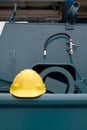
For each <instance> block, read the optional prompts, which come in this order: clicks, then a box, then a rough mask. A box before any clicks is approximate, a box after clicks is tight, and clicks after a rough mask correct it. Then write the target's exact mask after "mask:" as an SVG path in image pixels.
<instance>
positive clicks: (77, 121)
mask: <svg viewBox="0 0 87 130" xmlns="http://www.w3.org/2000/svg"><path fill="white" fill-rule="evenodd" d="M0 129H1V130H46V129H50V130H54V129H55V130H86V129H87V95H86V94H77V95H75V94H44V95H43V96H41V97H38V98H36V99H18V98H15V97H13V96H11V95H10V94H0Z"/></svg>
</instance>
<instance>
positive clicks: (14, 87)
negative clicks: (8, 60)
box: [10, 69, 46, 98]
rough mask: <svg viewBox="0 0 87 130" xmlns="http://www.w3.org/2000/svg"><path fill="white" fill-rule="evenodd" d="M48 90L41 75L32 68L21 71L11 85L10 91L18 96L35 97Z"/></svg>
mask: <svg viewBox="0 0 87 130" xmlns="http://www.w3.org/2000/svg"><path fill="white" fill-rule="evenodd" d="M45 92H46V87H45V84H44V83H43V81H42V78H41V77H40V75H39V74H38V73H37V72H36V71H34V70H32V69H25V70H23V71H21V72H20V73H19V74H18V75H17V76H16V77H15V79H14V81H13V83H12V84H11V87H10V93H11V94H12V95H14V96H16V97H25V98H28V97H30V98H33V97H37V96H40V95H42V94H44V93H45Z"/></svg>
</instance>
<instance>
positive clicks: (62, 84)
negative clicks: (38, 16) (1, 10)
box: [0, 0, 87, 130]
mask: <svg viewBox="0 0 87 130" xmlns="http://www.w3.org/2000/svg"><path fill="white" fill-rule="evenodd" d="M0 2H1V3H2V1H1V0H0ZM3 2H8V1H5V0H3ZM9 2H12V0H11V1H10V0H9ZM13 2H14V1H13ZM18 2H19V1H18V0H17V1H15V4H14V10H13V13H12V15H11V17H10V18H9V22H6V23H5V26H4V29H3V31H2V34H1V36H0V56H1V58H0V122H1V123H0V130H41V129H42V130H46V129H50V130H54V129H55V130H86V129H87V94H86V93H87V79H86V77H87V72H86V65H87V61H86V48H87V44H86V42H87V36H86V34H87V24H86V23H85V24H81V23H75V20H76V17H77V14H78V11H79V8H80V3H79V2H74V1H73V0H71V1H69V0H66V1H57V2H59V3H61V2H62V3H63V2H66V3H68V4H70V8H68V11H66V13H65V15H64V19H63V20H64V21H62V22H61V23H56V22H51V23H50V22H44V23H42V22H40V23H36V22H33V23H32V22H27V23H20V22H18V23H17V22H16V13H17V3H18ZM24 2H25V1H24ZM26 2H28V1H26ZM49 2H51V0H49ZM26 68H33V69H34V70H35V71H37V72H38V73H39V74H40V75H41V77H42V79H43V81H44V83H45V84H46V88H47V92H46V93H45V94H43V95H42V96H40V97H37V98H17V97H14V96H12V95H11V94H10V93H9V88H10V85H11V83H12V82H13V79H14V77H15V76H16V75H17V73H19V72H20V71H21V70H23V69H26Z"/></svg>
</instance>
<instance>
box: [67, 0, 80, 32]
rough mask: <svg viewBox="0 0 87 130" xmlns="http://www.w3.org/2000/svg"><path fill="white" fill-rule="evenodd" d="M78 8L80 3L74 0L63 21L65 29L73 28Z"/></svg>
mask: <svg viewBox="0 0 87 130" xmlns="http://www.w3.org/2000/svg"><path fill="white" fill-rule="evenodd" d="M79 9H80V3H79V2H74V3H73V4H72V6H71V7H70V9H69V11H68V13H67V17H66V22H65V29H66V30H73V29H74V25H75V22H76V18H77V15H78V12H79Z"/></svg>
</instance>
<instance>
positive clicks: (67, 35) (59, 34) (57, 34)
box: [44, 33, 71, 50]
mask: <svg viewBox="0 0 87 130" xmlns="http://www.w3.org/2000/svg"><path fill="white" fill-rule="evenodd" d="M62 35H64V36H66V37H68V39H71V37H70V35H69V34H67V33H56V34H53V35H51V36H50V37H48V38H47V40H46V41H45V43H44V50H46V46H47V43H48V41H49V40H50V39H52V38H53V37H55V36H62Z"/></svg>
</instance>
